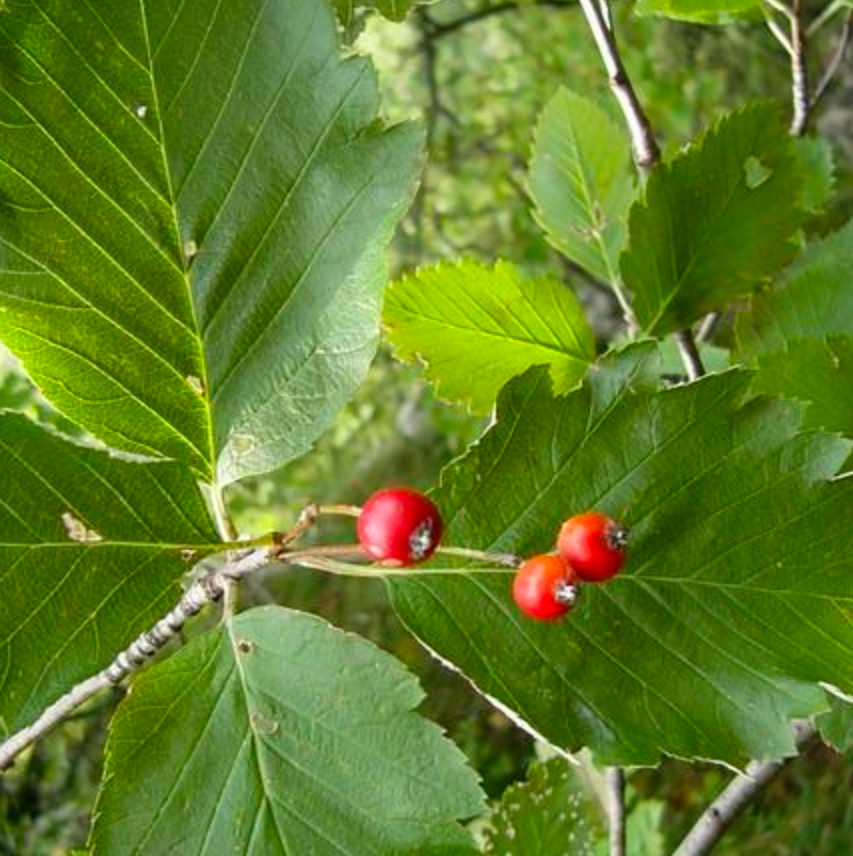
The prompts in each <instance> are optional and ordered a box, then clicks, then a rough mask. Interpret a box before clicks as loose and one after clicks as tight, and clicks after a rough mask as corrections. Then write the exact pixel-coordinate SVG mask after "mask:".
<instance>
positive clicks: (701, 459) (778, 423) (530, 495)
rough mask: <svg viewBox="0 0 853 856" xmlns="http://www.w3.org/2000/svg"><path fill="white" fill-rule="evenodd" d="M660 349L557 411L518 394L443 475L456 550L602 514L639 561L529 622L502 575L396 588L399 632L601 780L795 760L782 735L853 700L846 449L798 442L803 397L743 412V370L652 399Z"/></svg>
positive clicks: (805, 436)
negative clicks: (834, 704)
mask: <svg viewBox="0 0 853 856" xmlns="http://www.w3.org/2000/svg"><path fill="white" fill-rule="evenodd" d="M656 369H657V360H656V356H655V351H654V348H653V347H652V346H650V345H649V344H643V345H638V346H635V347H633V348H631V349H629V350H627V351H624V352H619V353H616V354H613V355H611V356H610V357H609V358H608V359H607V360H605V361H603V362H602V363H601V364H600V365H597V366H595V367H593V369H592V370H591V371H590V374H589V376H588V380H587V381H586V382H585V384H584V386H583V387H581V389H580V390H578V391H576V392H573V393H571V394H570V395H568V396H566V397H564V398H561V397H554V396H552V394H551V392H550V390H549V388H548V386H549V385H548V381H547V376H546V375H545V374H544V373H543V372H542V371H541V370H533V371H531V372H530V373H529V374H528V375H525V376H524V377H523V378H520V379H519V380H517V381H514V382H513V383H511V384H509V385H508V386H507V387H506V388H505V390H504V393H503V394H502V396H501V398H500V399H499V400H498V413H497V419H496V424H495V425H494V427H492V428H491V429H490V430H489V431H488V432H487V433H486V434H485V435H484V437H483V438H482V439H481V440H480V442H479V443H478V444H477V445H476V446H474V447H473V448H472V449H471V450H470V451H469V453H468V454H467V455H466V456H465V457H463V458H461V459H460V460H459V461H458V462H457V463H456V464H454V465H452V466H451V467H450V468H449V469H448V470H446V471H445V472H444V474H443V476H442V486H441V488H440V489H439V490H438V491H437V492H436V494H435V499H436V500H437V502H438V503H439V505H440V507H441V508H442V511H443V513H444V516H445V520H446V521H447V532H446V543H448V544H464V545H466V546H470V547H479V548H482V549H488V550H496V551H507V550H509V551H512V552H515V553H517V554H519V555H523V556H532V555H535V554H537V553H542V552H546V551H548V550H551V549H553V544H554V537H555V534H556V532H557V531H558V528H559V526H560V524H561V522H562V521H563V520H564V519H566V518H567V517H569V516H570V515H571V514H574V513H577V512H579V511H582V510H585V509H591V508H594V509H600V510H602V511H604V512H605V513H608V514H610V515H611V516H613V517H614V518H616V519H618V520H621V521H623V522H624V523H626V524H627V525H628V526H630V527H631V529H632V543H631V548H630V554H629V560H628V563H627V565H626V568H625V569H624V570H623V572H622V573H621V574H620V575H619V576H617V577H616V578H614V579H613V580H611V581H609V582H608V583H607V584H605V585H601V586H594V585H589V586H586V587H584V589H583V591H582V595H581V601H580V603H579V605H578V606H577V607H576V608H575V609H574V611H573V612H572V613H571V615H570V616H568V617H567V619H566V620H563V621H561V622H556V623H547V622H536V621H533V620H531V619H528V618H526V617H525V616H523V615H522V614H521V613H520V612H519V610H518V609H517V608H516V607H515V605H514V604H513V602H512V600H511V598H510V591H509V590H510V575H509V574H503V573H495V574H488V573H481V574H477V575H470V576H468V577H465V576H461V577H456V578H450V577H448V576H446V575H444V576H441V577H431V576H428V575H427V576H418V577H417V578H410V579H405V578H395V580H394V581H393V582H392V583H391V585H390V588H391V592H392V595H393V600H394V605H395V607H396V609H397V611H398V612H399V614H400V615H401V617H402V619H403V621H404V622H405V624H406V625H407V626H408V627H409V628H410V629H411V630H412V631H413V632H414V633H416V634H417V636H419V637H420V638H421V639H423V640H424V642H425V644H426V645H427V646H428V647H429V648H430V649H431V650H434V651H436V652H438V654H439V655H440V656H441V657H442V658H444V659H445V660H448V661H450V662H452V663H454V664H455V665H456V666H457V667H458V668H460V669H461V670H462V671H463V672H464V673H465V674H466V675H467V676H468V677H469V678H470V679H471V680H472V681H473V682H474V684H475V685H476V686H477V687H478V688H479V689H480V690H481V691H482V692H483V693H485V694H487V695H489V696H490V697H493V698H495V699H496V700H497V701H498V702H499V703H500V704H501V705H503V706H504V707H505V708H507V709H509V710H510V711H511V712H513V713H514V714H515V715H516V716H517V717H518V718H519V719H520V720H522V721H523V722H524V723H526V724H527V726H528V727H529V728H531V729H533V730H535V731H536V732H538V733H539V734H541V735H542V736H544V737H545V738H547V739H548V740H549V741H550V742H552V743H553V744H554V745H556V746H561V747H565V748H568V749H572V750H573V749H576V748H578V747H579V746H582V745H588V746H590V747H591V748H592V749H593V751H595V752H596V753H597V755H598V756H599V758H600V760H602V761H603V762H606V763H654V762H655V761H657V760H658V758H659V755H660V753H661V752H665V753H668V754H671V755H676V756H680V757H684V758H713V759H721V760H728V761H736V762H741V761H743V760H744V759H745V758H747V757H761V758H765V757H779V756H782V755H784V754H789V753H792V752H793V751H794V746H793V743H792V739H791V733H790V728H789V720H790V719H792V718H795V717H801V716H808V715H811V714H813V713H815V712H819V711H821V710H822V709H824V708H825V704H826V703H825V701H824V695H823V692H822V690H821V689H820V688H819V687H818V686H817V682H819V681H825V682H828V683H831V684H833V685H835V686H837V687H839V688H840V689H841V690H842V691H845V692H849V690H850V689H851V687H853V656H851V655H853V624H851V623H850V621H849V617H848V616H849V614H850V610H851V607H853V564H851V556H853V549H851V548H853V544H851V539H853V534H851V530H850V526H849V520H850V516H851V514H853V479H851V478H843V479H841V478H839V479H833V478H832V477H833V476H834V475H835V473H836V472H837V470H838V469H839V468H840V467H841V465H842V463H843V462H844V461H845V459H846V458H847V456H848V454H849V451H850V444H849V443H848V442H847V441H844V440H842V439H840V438H837V437H831V436H827V435H821V434H815V433H802V432H801V431H800V420H801V413H800V408H799V407H798V406H797V405H795V404H793V403H791V402H781V401H774V400H771V399H767V398H749V397H748V389H749V386H750V382H751V374H750V373H749V372H745V371H743V370H730V371H728V372H725V373H722V374H716V375H710V376H707V377H705V378H703V379H702V380H700V381H698V382H695V383H691V384H685V385H682V386H678V387H674V388H671V389H667V390H664V391H657V390H655V389H653V388H651V387H650V386H649V381H648V379H649V377H650V376H652V375H653V374H654V372H655V371H656Z"/></svg>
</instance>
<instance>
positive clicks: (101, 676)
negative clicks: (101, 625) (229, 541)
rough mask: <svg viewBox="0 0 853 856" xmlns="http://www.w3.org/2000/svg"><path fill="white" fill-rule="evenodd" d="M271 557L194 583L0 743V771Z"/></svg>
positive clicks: (256, 556)
mask: <svg viewBox="0 0 853 856" xmlns="http://www.w3.org/2000/svg"><path fill="white" fill-rule="evenodd" d="M271 558H272V554H271V550H270V549H269V548H265V549H262V550H253V551H251V552H250V553H249V554H248V555H244V556H242V557H241V558H239V559H237V560H236V561H234V562H228V563H226V564H225V565H223V566H222V567H221V568H220V569H219V570H218V571H216V572H214V573H212V574H208V575H207V576H205V577H202V578H201V579H200V580H197V581H196V582H195V583H193V584H192V585H191V586H190V587H189V588H188V589H187V591H186V592H185V593H184V596H183V597H182V598H181V599H180V601H179V602H178V605H177V606H175V607H174V609H172V610H171V611H170V612H169V613H168V614H167V615H165V616H164V617H163V618H161V619H160V620H159V621H158V622H157V623H156V624H155V625H154V626H153V627H151V628H150V629H149V630H146V631H145V632H144V633H140V634H139V636H137V637H136V639H134V641H133V642H131V644H130V645H128V647H127V648H125V649H124V651H122V652H121V653H120V654H119V655H118V656H117V657H116V658H115V659H114V660H113V661H112V663H110V665H109V666H107V667H106V669H102V670H101V671H100V672H98V673H97V674H96V675H93V676H91V677H89V678H86V680H84V681H81V682H80V683H79V684H77V685H76V686H75V687H74V688H73V689H71V690H70V691H69V692H67V693H66V694H65V695H64V696H62V697H61V698H59V699H57V700H56V701H55V702H54V703H53V704H51V705H49V706H48V707H47V708H45V710H44V711H43V712H42V714H41V715H40V716H39V717H38V719H36V721H35V722H34V723H33V724H32V725H29V726H27V727H26V728H22V729H21V730H20V731H18V732H16V733H15V734H13V735H12V736H11V737H10V738H9V739H8V740H6V741H5V742H4V743H3V744H0V771H2V770H5V769H6V768H7V767H8V766H9V765H10V764H11V763H12V762H13V761H14V760H15V758H16V757H17V756H18V755H19V754H20V753H21V752H23V751H24V749H26V748H27V747H28V746H31V745H32V744H33V743H35V741H36V740H38V739H39V738H41V737H43V736H44V735H45V734H47V733H48V732H49V731H51V730H53V729H54V728H55V727H56V726H57V725H58V724H59V723H60V722H62V720H63V719H65V717H66V716H68V714H69V713H71V712H72V711H73V710H74V709H75V708H77V707H79V706H80V705H81V704H83V702H84V701H87V700H88V699H90V698H92V696H94V695H96V694H97V693H99V692H100V691H101V690H103V689H106V688H107V687H112V686H116V685H117V684H119V683H120V682H121V681H123V680H124V679H125V678H126V677H127V676H128V675H129V674H131V673H132V672H135V671H137V670H138V669H140V668H141V667H142V666H144V665H145V664H146V663H147V662H148V661H149V660H150V659H151V658H152V657H153V656H154V655H155V654H156V653H157V652H158V651H160V649H162V648H163V646H164V645H166V644H167V643H168V642H169V641H171V640H172V639H173V638H174V637H175V636H176V635H177V634H178V632H179V631H180V629H181V628H182V627H183V626H184V623H185V622H186V620H187V619H188V618H189V617H190V616H193V615H197V614H198V613H199V612H200V611H201V610H202V609H203V608H204V607H205V606H207V605H208V604H209V603H213V602H215V601H217V600H219V599H220V598H221V597H222V595H223V594H224V592H225V588H226V586H227V584H228V583H229V582H231V581H237V580H239V579H241V578H242V577H244V576H246V575H247V574H250V573H251V572H252V571H255V570H257V569H258V568H261V567H263V566H264V565H266V564H267V563H268V562H270V560H271Z"/></svg>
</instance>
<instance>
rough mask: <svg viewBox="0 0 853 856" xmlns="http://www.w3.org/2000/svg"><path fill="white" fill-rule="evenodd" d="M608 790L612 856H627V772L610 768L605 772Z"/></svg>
mask: <svg viewBox="0 0 853 856" xmlns="http://www.w3.org/2000/svg"><path fill="white" fill-rule="evenodd" d="M604 782H605V787H606V789H607V817H608V821H609V829H610V856H625V852H626V844H627V839H626V832H625V771H624V770H623V769H622V768H621V767H608V768H607V769H606V770H605V771H604Z"/></svg>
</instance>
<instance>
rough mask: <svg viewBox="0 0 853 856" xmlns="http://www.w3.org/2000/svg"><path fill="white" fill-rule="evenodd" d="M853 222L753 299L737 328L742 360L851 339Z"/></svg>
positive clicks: (817, 243)
mask: <svg viewBox="0 0 853 856" xmlns="http://www.w3.org/2000/svg"><path fill="white" fill-rule="evenodd" d="M851 246H853V220H851V221H850V222H849V223H847V225H845V226H844V227H843V228H842V229H839V230H838V231H837V232H835V233H833V234H832V235H829V236H828V237H826V238H823V239H815V240H814V241H812V242H811V243H810V244H809V245H808V247H806V249H805V250H804V251H803V253H802V254H801V255H800V256H799V257H798V258H797V260H796V262H794V264H792V265H791V267H790V268H788V270H786V271H785V273H784V274H783V275H782V276H780V277H779V279H778V281H777V282H776V283H775V284H774V286H773V288H770V289H767V290H765V291H762V292H759V293H758V294H756V295H754V296H753V298H752V300H751V303H750V311H749V312H744V313H741V314H740V315H739V316H738V318H737V324H736V327H735V333H736V339H737V344H738V352H739V356H740V357H741V358H742V359H744V360H747V361H751V360H753V359H755V358H756V357H757V356H758V355H759V354H762V353H769V352H772V351H778V350H782V349H784V348H785V347H786V346H787V345H788V344H790V343H791V342H793V341H794V340H795V339H817V340H822V339H823V338H824V337H826V336H828V335H831V334H835V333H837V334H842V335H846V334H849V333H850V330H851V326H853V289H851V287H850V282H851V276H850V248H851Z"/></svg>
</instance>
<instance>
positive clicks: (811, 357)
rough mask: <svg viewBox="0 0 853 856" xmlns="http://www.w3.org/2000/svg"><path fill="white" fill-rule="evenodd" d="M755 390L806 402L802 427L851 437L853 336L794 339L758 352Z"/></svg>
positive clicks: (852, 418) (852, 429) (852, 417)
mask: <svg viewBox="0 0 853 856" xmlns="http://www.w3.org/2000/svg"><path fill="white" fill-rule="evenodd" d="M756 368H757V369H758V373H757V376H756V381H755V389H756V390H757V391H760V392H766V393H768V394H770V395H780V396H785V397H789V398H796V399H799V400H801V401H806V402H808V404H809V406H808V408H807V409H806V415H805V419H804V421H803V427H804V428H823V429H824V430H826V431H837V432H839V433H841V434H846V435H847V436H853V385H851V383H850V379H851V377H853V338H851V337H850V336H837V335H831V336H826V337H825V338H824V339H823V340H820V339H794V340H792V341H791V342H788V343H787V344H786V346H785V348H784V349H783V350H781V351H772V352H771V353H766V354H761V355H760V356H759V357H758V361H757V363H756Z"/></svg>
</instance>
